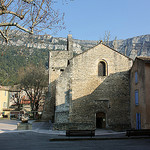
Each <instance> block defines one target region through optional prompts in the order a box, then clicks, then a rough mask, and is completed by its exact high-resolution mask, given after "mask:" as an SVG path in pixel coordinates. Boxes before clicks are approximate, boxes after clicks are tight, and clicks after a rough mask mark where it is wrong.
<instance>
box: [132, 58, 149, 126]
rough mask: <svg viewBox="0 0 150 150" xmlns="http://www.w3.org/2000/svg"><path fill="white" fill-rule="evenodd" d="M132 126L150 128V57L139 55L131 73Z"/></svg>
mask: <svg viewBox="0 0 150 150" xmlns="http://www.w3.org/2000/svg"><path fill="white" fill-rule="evenodd" d="M130 79H131V80H130V84H131V88H130V89H131V90H130V101H131V106H130V110H131V128H133V129H150V57H137V58H136V59H135V61H134V63H133V66H132V68H131V74H130Z"/></svg>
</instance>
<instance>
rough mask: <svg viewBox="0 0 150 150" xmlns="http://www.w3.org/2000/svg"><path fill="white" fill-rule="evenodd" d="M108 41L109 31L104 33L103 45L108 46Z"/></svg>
mask: <svg viewBox="0 0 150 150" xmlns="http://www.w3.org/2000/svg"><path fill="white" fill-rule="evenodd" d="M109 41H110V31H105V35H104V44H105V45H109Z"/></svg>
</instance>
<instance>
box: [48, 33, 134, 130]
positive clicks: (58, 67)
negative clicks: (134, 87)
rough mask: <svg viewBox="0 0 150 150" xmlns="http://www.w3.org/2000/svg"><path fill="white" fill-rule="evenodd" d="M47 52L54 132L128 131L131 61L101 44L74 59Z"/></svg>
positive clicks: (67, 54)
mask: <svg viewBox="0 0 150 150" xmlns="http://www.w3.org/2000/svg"><path fill="white" fill-rule="evenodd" d="M72 45H73V40H72V36H71V35H68V48H67V51H50V55H49V91H50V101H51V111H50V114H51V116H50V117H51V120H54V129H58V130H67V129H96V128H110V129H116V130H122V129H127V128H130V96H129V93H130V91H129V86H130V85H129V78H130V77H129V70H130V68H131V66H132V63H133V61H132V59H130V58H128V57H126V56H124V55H123V54H121V53H119V52H118V51H115V50H114V49H111V48H109V47H108V46H106V45H104V44H103V43H102V42H100V43H99V44H98V45H96V46H95V47H93V48H91V49H89V50H87V51H84V52H83V53H81V54H79V55H77V56H74V57H73V49H72Z"/></svg>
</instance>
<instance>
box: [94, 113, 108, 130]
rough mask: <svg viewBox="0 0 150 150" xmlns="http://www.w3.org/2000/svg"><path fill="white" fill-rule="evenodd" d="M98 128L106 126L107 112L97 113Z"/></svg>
mask: <svg viewBox="0 0 150 150" xmlns="http://www.w3.org/2000/svg"><path fill="white" fill-rule="evenodd" d="M96 128H99V129H103V128H106V114H105V113H104V112H98V113H96Z"/></svg>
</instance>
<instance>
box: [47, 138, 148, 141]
mask: <svg viewBox="0 0 150 150" xmlns="http://www.w3.org/2000/svg"><path fill="white" fill-rule="evenodd" d="M130 139H150V137H121V138H119V137H118V138H111V137H110V138H109V137H108V138H98V137H97V138H95V137H94V138H51V139H49V141H86V140H130Z"/></svg>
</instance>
